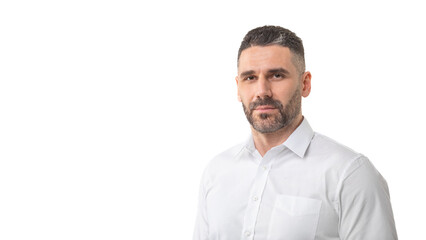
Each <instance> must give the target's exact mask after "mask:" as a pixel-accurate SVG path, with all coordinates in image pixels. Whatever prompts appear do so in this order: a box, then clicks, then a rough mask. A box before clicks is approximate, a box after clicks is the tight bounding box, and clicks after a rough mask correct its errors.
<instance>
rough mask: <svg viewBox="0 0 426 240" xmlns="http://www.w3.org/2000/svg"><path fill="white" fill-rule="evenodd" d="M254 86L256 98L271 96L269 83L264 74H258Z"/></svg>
mask: <svg viewBox="0 0 426 240" xmlns="http://www.w3.org/2000/svg"><path fill="white" fill-rule="evenodd" d="M256 87H257V92H256V98H261V99H264V98H267V97H272V91H271V83H270V82H269V81H268V79H266V78H265V77H264V76H259V79H258V81H257V86H256Z"/></svg>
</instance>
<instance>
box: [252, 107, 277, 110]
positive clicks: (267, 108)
mask: <svg viewBox="0 0 426 240" xmlns="http://www.w3.org/2000/svg"><path fill="white" fill-rule="evenodd" d="M272 109H275V107H273V106H259V107H257V108H255V109H254V110H272Z"/></svg>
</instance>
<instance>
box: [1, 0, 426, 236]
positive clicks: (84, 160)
mask: <svg viewBox="0 0 426 240" xmlns="http://www.w3.org/2000/svg"><path fill="white" fill-rule="evenodd" d="M420 2H421V1H352V2H348V1H311V2H307V1H223V2H220V1H210V2H203V1H192V2H191V1H156V2H155V3H149V4H148V3H143V2H142V1H93V0H85V1H19V0H18V1H2V2H1V3H0V239H4V240H8V239H55V240H56V239H144V240H145V239H191V237H192V232H193V227H194V221H195V213H196V205H197V195H198V186H199V181H200V177H201V173H202V171H203V169H204V167H205V166H206V164H207V162H208V161H209V160H210V159H211V158H212V157H213V156H214V155H216V154H217V153H219V152H221V151H223V150H225V149H226V148H228V147H231V146H233V145H235V144H236V143H238V142H241V141H243V140H244V139H246V137H247V136H248V134H249V127H248V124H247V123H246V119H245V117H244V114H243V112H242V109H241V105H240V103H239V102H237V97H236V85H235V81H234V77H235V75H236V57H237V50H238V47H239V44H240V42H241V40H242V38H243V36H244V35H245V33H246V32H247V31H249V30H250V29H252V28H254V27H258V26H262V25H266V24H268V25H281V26H284V27H286V28H289V29H290V30H292V31H294V32H296V34H297V35H299V36H300V37H301V38H302V39H303V41H304V44H305V51H306V62H307V69H308V70H310V71H311V73H312V75H313V79H312V85H313V86H312V93H311V95H310V96H309V97H308V98H307V99H304V106H303V109H304V110H303V111H304V115H305V116H306V117H307V118H308V119H309V122H310V123H311V125H312V126H313V128H314V130H316V131H318V132H320V133H323V134H325V135H327V136H329V137H331V138H334V139H335V140H337V141H339V142H341V143H344V144H345V145H347V146H349V147H351V148H353V149H355V150H356V151H359V152H361V153H364V154H365V155H367V156H368V157H369V158H370V159H371V161H372V162H373V163H374V164H375V166H376V167H377V168H378V170H379V171H380V172H381V173H382V175H383V176H384V177H385V178H386V179H387V181H388V184H389V188H390V193H391V200H392V204H393V208H394V214H395V220H396V225H397V231H398V234H399V237H400V239H420V238H422V237H423V236H424V230H423V229H424V219H423V218H424V216H425V214H426V211H425V210H426V207H425V206H426V205H425V202H426V196H425V190H424V189H425V186H424V185H425V183H426V177H425V167H424V166H425V165H424V162H425V160H426V157H425V154H424V144H425V141H424V136H425V134H426V130H425V125H424V123H425V122H426V116H425V111H424V106H423V105H424V103H425V102H426V101H425V100H426V99H425V97H424V95H423V94H424V92H425V89H424V88H425V86H426V84H425V81H426V79H425V74H424V68H425V62H424V58H423V57H424V56H425V55H426V47H425V43H426V36H425V27H424V26H425V25H424V23H425V22H426V17H425V13H424V7H422V5H421V3H420Z"/></svg>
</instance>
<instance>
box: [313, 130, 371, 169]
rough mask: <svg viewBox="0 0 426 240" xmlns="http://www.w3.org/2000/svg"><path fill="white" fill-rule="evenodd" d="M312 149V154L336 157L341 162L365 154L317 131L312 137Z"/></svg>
mask: <svg viewBox="0 0 426 240" xmlns="http://www.w3.org/2000/svg"><path fill="white" fill-rule="evenodd" d="M310 150H311V153H312V154H315V155H317V156H318V155H321V156H323V157H326V158H327V159H336V160H337V161H340V162H342V161H343V162H347V161H353V160H355V159H357V158H360V157H362V156H363V155H362V154H361V153H359V152H357V151H355V150H353V149H352V148H350V147H348V146H346V145H344V144H342V143H340V142H338V141H336V140H334V139H332V138H330V137H328V136H325V135H323V134H321V133H317V132H315V134H314V137H313V138H312V141H311V144H310Z"/></svg>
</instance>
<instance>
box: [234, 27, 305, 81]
mask: <svg viewBox="0 0 426 240" xmlns="http://www.w3.org/2000/svg"><path fill="white" fill-rule="evenodd" d="M271 45H279V46H282V47H287V48H289V49H290V52H291V53H292V54H293V57H292V61H293V64H294V65H295V66H296V68H297V69H298V70H299V72H300V74H302V73H304V72H305V50H304V48H303V43H302V39H300V38H299V37H298V36H296V34H295V33H294V32H292V31H290V30H288V29H285V28H283V27H279V26H263V27H258V28H255V29H252V30H250V31H249V32H248V33H247V34H246V36H245V37H244V39H243V41H242V42H241V45H240V49H238V59H237V65H239V63H240V56H241V52H242V51H244V50H245V49H247V48H249V47H254V46H261V47H266V46H271Z"/></svg>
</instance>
